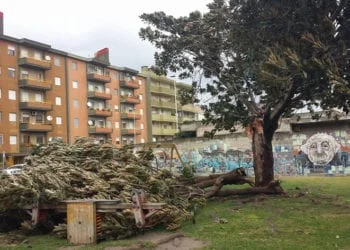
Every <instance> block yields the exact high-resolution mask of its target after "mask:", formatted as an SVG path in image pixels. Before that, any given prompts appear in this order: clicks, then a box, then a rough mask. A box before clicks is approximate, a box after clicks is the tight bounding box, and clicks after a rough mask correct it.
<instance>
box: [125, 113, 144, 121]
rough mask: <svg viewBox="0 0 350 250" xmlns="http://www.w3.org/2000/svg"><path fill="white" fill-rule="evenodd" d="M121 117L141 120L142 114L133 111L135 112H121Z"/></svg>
mask: <svg viewBox="0 0 350 250" xmlns="http://www.w3.org/2000/svg"><path fill="white" fill-rule="evenodd" d="M120 118H121V119H132V120H133V119H135V120H140V119H141V115H140V114H138V113H133V112H121V113H120Z"/></svg>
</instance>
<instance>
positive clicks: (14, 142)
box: [10, 135, 17, 145]
mask: <svg viewBox="0 0 350 250" xmlns="http://www.w3.org/2000/svg"><path fill="white" fill-rule="evenodd" d="M16 144H17V136H15V135H10V145H16Z"/></svg>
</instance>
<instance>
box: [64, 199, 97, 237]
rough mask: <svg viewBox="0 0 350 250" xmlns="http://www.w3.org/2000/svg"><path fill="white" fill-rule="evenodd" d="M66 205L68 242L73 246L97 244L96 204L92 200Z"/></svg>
mask: <svg viewBox="0 0 350 250" xmlns="http://www.w3.org/2000/svg"><path fill="white" fill-rule="evenodd" d="M66 203H67V239H68V241H69V242H70V243H71V244H96V242H97V235H96V203H95V202H94V201H92V200H75V201H66Z"/></svg>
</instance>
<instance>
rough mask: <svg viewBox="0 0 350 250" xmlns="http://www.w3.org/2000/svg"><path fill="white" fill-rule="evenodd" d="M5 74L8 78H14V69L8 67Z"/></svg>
mask: <svg viewBox="0 0 350 250" xmlns="http://www.w3.org/2000/svg"><path fill="white" fill-rule="evenodd" d="M7 76H8V77H9V78H12V79H15V78H16V70H15V69H14V68H8V69H7Z"/></svg>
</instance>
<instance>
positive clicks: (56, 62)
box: [53, 56, 61, 67]
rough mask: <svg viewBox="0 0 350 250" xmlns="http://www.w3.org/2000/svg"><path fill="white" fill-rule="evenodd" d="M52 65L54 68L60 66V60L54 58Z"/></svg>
mask: <svg viewBox="0 0 350 250" xmlns="http://www.w3.org/2000/svg"><path fill="white" fill-rule="evenodd" d="M53 63H54V65H55V66H58V67H59V66H61V58H59V57H57V56H55V57H54V59H53Z"/></svg>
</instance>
